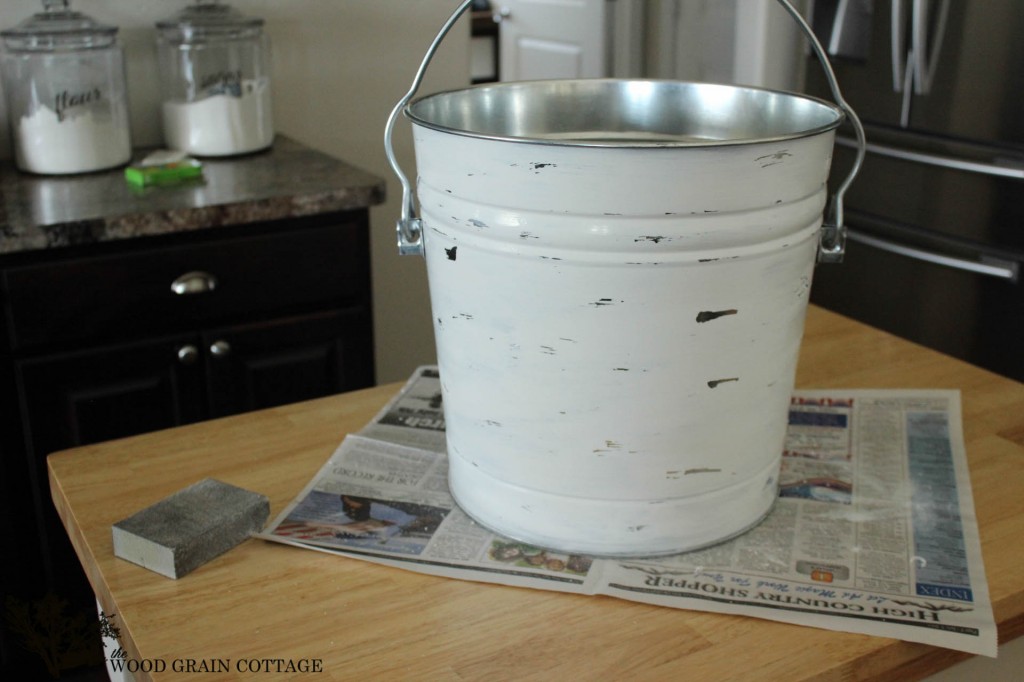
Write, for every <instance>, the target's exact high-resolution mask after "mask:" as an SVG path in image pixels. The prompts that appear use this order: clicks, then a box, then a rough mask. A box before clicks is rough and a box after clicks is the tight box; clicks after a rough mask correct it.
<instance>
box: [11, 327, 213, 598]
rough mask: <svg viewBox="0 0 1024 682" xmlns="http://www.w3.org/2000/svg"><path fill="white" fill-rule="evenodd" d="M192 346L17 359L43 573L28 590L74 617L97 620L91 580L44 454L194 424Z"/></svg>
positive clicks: (198, 405) (197, 390) (196, 385)
mask: <svg viewBox="0 0 1024 682" xmlns="http://www.w3.org/2000/svg"><path fill="white" fill-rule="evenodd" d="M197 343H198V339H197V337H195V336H179V337H168V338H163V339H159V340H149V341H146V342H144V343H136V344H127V345H119V346H106V347H102V348H97V349H91V350H88V351H81V352H74V353H64V354H59V355H56V354H55V355H47V356H42V357H38V358H33V359H30V360H20V361H16V363H15V366H16V373H17V380H18V384H19V387H20V390H21V392H22V409H23V415H24V420H25V423H26V445H27V448H26V455H27V460H28V461H27V462H26V463H25V465H26V468H27V470H28V474H29V479H30V481H31V484H30V485H31V490H32V493H31V494H32V498H33V500H32V502H33V505H34V508H35V513H34V514H33V515H32V516H33V517H34V519H35V520H36V529H37V533H38V536H37V537H38V544H39V549H40V552H41V556H42V560H43V563H42V573H43V575H32V576H30V577H29V578H27V580H29V581H31V582H33V583H34V584H33V589H31V590H30V592H35V593H37V594H41V593H42V591H43V590H45V589H49V590H52V591H54V592H55V593H56V594H58V595H59V596H60V597H61V598H62V599H66V600H68V601H69V604H70V608H71V609H72V610H73V612H78V613H84V614H87V615H89V616H90V617H91V618H95V614H96V611H95V602H94V601H93V599H92V597H91V591H90V589H89V586H88V583H87V582H86V581H85V578H84V576H83V574H82V572H81V570H80V568H79V564H78V560H77V558H76V556H75V553H74V550H73V549H72V548H71V544H70V542H69V541H68V538H67V536H66V534H65V533H64V529H63V527H62V526H61V523H60V521H59V519H58V518H57V514H56V512H55V511H54V508H53V503H52V502H51V501H50V498H49V489H50V488H49V485H48V484H47V479H46V464H45V457H46V455H48V454H50V453H51V452H54V451H56V450H61V449H65V448H69V447H73V446H77V445H86V444H89V443H95V442H99V441H103V440H110V439H113V438H121V437H124V436H131V435H135V434H139V433H144V432H147V431H153V430H155V429H163V428H167V427H171V426H177V425H179V424H185V423H188V422H194V421H198V420H199V419H200V418H201V415H202V406H203V395H202V390H203V386H202V377H201V372H202V362H200V357H199V352H200V351H199V349H198V348H197V346H196V344H197ZM25 485H28V482H26V483H25ZM38 583H41V585H39V584H38ZM44 586H45V587H44ZM90 614H91V615H90ZM69 617H70V616H69Z"/></svg>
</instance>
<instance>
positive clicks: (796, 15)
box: [778, 0, 867, 263]
mask: <svg viewBox="0 0 1024 682" xmlns="http://www.w3.org/2000/svg"><path fill="white" fill-rule="evenodd" d="M778 2H779V4H780V5H782V7H783V9H785V10H786V12H788V13H789V16H791V17H792V18H793V21H795V22H796V23H797V24H798V25H799V26H800V30H801V31H803V33H804V36H806V38H807V40H808V41H809V42H810V44H811V49H812V50H814V54H815V56H816V57H817V58H818V61H819V62H821V67H822V69H824V71H825V78H826V79H828V86H829V88H831V90H832V99H834V100H835V102H836V104H837V105H838V106H839V108H840V109H842V110H843V113H844V114H846V118H847V119H848V120H849V121H850V125H851V126H853V131H854V134H855V135H856V136H857V157H856V159H854V162H853V167H852V168H851V169H850V172H849V173H848V174H847V176H846V179H845V180H843V182H842V184H840V185H839V187H838V188H836V191H835V193H834V194H833V195H832V205H831V207H830V209H829V216H828V219H827V220H825V221H824V222H823V223H822V226H821V239H820V241H819V242H818V262H820V263H841V262H842V260H843V254H844V253H845V251H846V224H845V223H844V222H843V195H845V194H846V190H848V189H849V188H850V185H852V184H853V180H854V178H856V177H857V173H859V172H860V167H861V165H863V163H864V154H865V153H866V152H867V138H866V137H865V135H864V126H863V125H862V124H861V122H860V118H859V117H858V116H857V112H855V111H854V110H853V107H851V106H850V105H849V104H848V103H847V102H846V100H845V99H843V95H842V93H841V92H840V91H839V81H838V80H836V74H835V71H833V70H832V63H831V62H829V60H828V55H826V54H825V49H824V48H823V47H822V46H821V42H820V41H819V40H818V37H817V36H816V35H815V34H814V30H813V29H811V27H810V25H808V23H807V21H806V20H805V19H804V18H803V16H801V15H800V12H798V11H796V9H795V8H794V7H793V5H791V4H790V3H789V0H778Z"/></svg>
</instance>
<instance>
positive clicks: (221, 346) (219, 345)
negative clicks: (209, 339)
mask: <svg viewBox="0 0 1024 682" xmlns="http://www.w3.org/2000/svg"><path fill="white" fill-rule="evenodd" d="M210 354H211V355H213V357H215V358H223V357H227V356H228V355H231V344H230V343H228V342H227V341H225V340H223V339H221V340H219V341H214V342H213V343H212V344H210Z"/></svg>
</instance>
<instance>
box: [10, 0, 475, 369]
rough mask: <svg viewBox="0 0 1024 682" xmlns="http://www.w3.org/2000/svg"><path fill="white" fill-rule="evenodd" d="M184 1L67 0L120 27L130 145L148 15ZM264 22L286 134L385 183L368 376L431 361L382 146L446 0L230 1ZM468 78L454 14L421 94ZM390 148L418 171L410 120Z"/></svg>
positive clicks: (152, 132) (148, 66) (19, 1)
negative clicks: (373, 353) (400, 248)
mask: <svg viewBox="0 0 1024 682" xmlns="http://www.w3.org/2000/svg"><path fill="white" fill-rule="evenodd" d="M186 4H188V3H187V2H186V1H185V0H174V1H169V0H131V2H128V1H127V0H72V1H71V6H72V8H73V9H76V10H78V11H80V12H83V13H85V14H88V15H90V16H92V17H93V18H95V19H97V20H98V21H100V22H102V23H107V24H113V25H116V26H119V27H120V29H121V31H120V37H121V42H122V44H123V46H124V50H125V56H126V63H127V65H126V70H127V79H128V92H129V98H130V102H131V124H132V136H133V141H134V143H135V145H136V146H154V145H160V144H161V143H162V134H161V131H160V119H159V105H160V94H159V83H158V80H157V78H156V51H155V38H154V36H155V28H154V24H155V22H156V21H157V20H159V19H163V18H164V17H166V16H168V15H170V14H173V13H174V12H176V11H178V10H179V9H181V8H183V7H185V6H186ZM230 4H232V5H233V6H234V7H236V8H237V9H238V10H240V11H241V12H243V13H245V14H249V15H253V16H259V17H262V18H264V19H265V20H266V27H265V29H266V31H267V33H268V34H269V36H270V39H271V42H272V46H273V47H272V63H273V88H274V120H275V127H276V128H277V131H278V132H279V133H283V134H285V135H288V136H289V137H292V138H294V139H296V140H298V141H300V142H303V143H305V144H307V145H309V146H311V147H314V148H317V149H320V150H322V151H324V152H327V153H328V154H331V155H334V156H336V157H338V158H341V159H344V160H345V161H347V162H349V163H352V164H353V165H356V166H359V167H361V168H364V169H365V170H368V171H370V172H372V173H375V174H376V175H378V176H380V177H382V178H384V179H385V180H386V181H387V193H388V199H387V203H385V204H383V205H382V206H379V207H376V208H374V209H372V211H371V226H372V230H373V244H372V249H373V274H374V277H373V286H374V294H375V296H374V299H375V333H376V337H377V379H378V381H379V382H381V383H384V382H388V381H394V380H398V379H404V378H405V377H406V375H407V374H408V373H409V372H411V370H412V369H413V368H414V367H415V366H416V365H418V364H424V363H432V362H434V345H433V331H432V326H431V323H430V320H431V316H430V306H429V299H428V297H427V280H426V272H425V268H424V266H423V261H422V259H420V258H416V257H401V258H400V257H399V256H398V255H397V253H396V251H395V246H394V241H395V239H394V224H395V219H396V218H397V217H398V214H399V206H400V203H401V202H400V199H401V186H400V185H399V183H398V181H397V179H396V178H395V177H394V175H393V174H392V172H391V169H390V167H389V166H388V164H387V160H386V158H385V155H384V147H383V131H384V124H385V121H386V120H387V116H388V113H389V112H390V110H391V108H392V107H393V106H394V104H395V102H397V101H398V100H399V99H400V98H401V97H402V96H403V95H404V94H405V92H406V91H407V90H408V89H409V85H410V83H411V81H412V78H413V75H414V73H415V71H416V68H417V67H418V66H419V62H420V60H421V59H422V57H423V54H424V52H425V51H426V49H427V46H428V45H429V44H430V41H431V40H432V39H433V36H434V34H435V33H436V31H437V28H438V27H440V25H441V24H442V23H443V22H444V20H445V19H446V18H447V17H448V15H449V14H450V12H451V11H452V10H453V9H454V8H455V6H456V4H457V3H456V2H455V0H288V1H287V2H282V1H281V0H231V1H230ZM40 8H41V3H40V2H39V0H3V3H2V4H0V28H9V27H12V26H14V25H15V24H17V23H19V22H21V21H22V20H23V19H25V18H27V17H29V16H31V15H32V14H33V13H35V12H37V11H39V10H40ZM468 83H469V25H468V21H465V20H464V21H462V22H460V25H459V26H458V27H457V28H456V30H453V31H452V32H451V34H450V35H449V36H448V38H447V39H446V40H445V43H444V45H443V46H442V48H441V50H440V51H439V52H438V54H437V56H436V57H435V59H434V62H433V64H432V65H431V68H430V70H429V71H428V74H427V78H426V79H425V81H424V83H423V87H422V88H421V90H420V92H430V91H434V90H443V89H449V88H458V87H464V86H465V85H466V84H468ZM0 130H2V131H3V132H2V133H0V156H2V157H4V158H10V148H9V147H10V145H9V138H8V133H7V118H6V112H4V111H3V110H2V109H0ZM395 151H396V154H397V156H398V158H399V161H400V163H401V164H402V167H403V169H404V170H405V172H406V174H407V175H409V176H410V177H411V178H415V164H414V161H413V155H412V142H411V135H410V134H409V131H408V125H407V124H405V123H404V121H403V122H400V123H399V124H398V125H397V126H396V135H395Z"/></svg>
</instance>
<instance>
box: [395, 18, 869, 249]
mask: <svg viewBox="0 0 1024 682" xmlns="http://www.w3.org/2000/svg"><path fill="white" fill-rule="evenodd" d="M777 1H778V3H779V4H780V5H782V7H783V9H785V10H786V12H787V13H788V14H789V15H790V16H791V17H792V18H793V20H794V21H796V23H797V25H798V26H799V27H800V30H801V31H803V33H804V35H805V36H806V38H807V40H808V41H809V42H810V44H811V49H813V50H814V54H815V56H817V58H818V61H819V62H821V66H822V68H823V69H824V70H825V77H826V78H827V79H828V84H829V87H830V88H831V90H832V98H833V99H834V100H835V101H836V104H837V105H838V106H839V108H840V109H842V110H843V113H845V114H846V116H847V118H848V119H849V121H850V124H851V125H852V126H853V129H854V133H855V134H856V136H857V157H856V159H855V161H854V163H853V168H852V169H851V170H850V172H849V174H848V175H847V176H846V179H845V180H843V182H842V184H840V185H839V187H838V188H837V189H836V191H835V193H834V194H833V195H832V205H831V208H830V210H829V219H828V220H826V221H824V223H823V224H822V228H821V240H820V242H819V244H818V260H819V261H820V262H822V263H838V262H840V261H842V260H843V253H844V251H845V249H846V225H845V224H844V222H843V195H845V194H846V190H847V189H849V188H850V185H851V184H853V180H854V178H856V177H857V173H859V172H860V167H861V165H862V164H863V162H864V154H865V152H866V149H867V140H866V138H865V136H864V126H863V125H861V122H860V118H858V116H857V113H856V112H855V111H854V110H853V108H852V107H850V105H849V104H847V102H846V100H845V99H843V95H842V93H841V92H840V91H839V82H838V81H837V80H836V74H835V72H834V71H833V70H832V64H831V62H829V60H828V55H826V54H825V49H824V48H823V47H822V46H821V43H820V42H819V41H818V38H817V36H816V35H814V31H813V30H812V29H811V27H810V25H808V23H807V21H806V20H805V19H804V18H803V16H801V14H800V12H798V11H797V10H796V8H794V7H793V5H791V4H790V3H789V0H777ZM472 4H473V0H463V2H462V3H461V4H460V5H459V6H458V7H457V8H456V9H455V11H454V12H453V13H452V15H451V16H450V17H448V20H447V21H446V22H445V23H444V25H443V26H442V27H441V30H440V31H438V33H437V35H436V36H435V37H434V40H433V42H431V43H430V47H428V48H427V52H426V54H425V55H423V61H422V62H420V67H419V69H418V70H417V71H416V76H415V77H414V78H413V81H412V87H410V88H409V92H407V93H405V96H404V97H402V99H400V100H398V103H397V104H396V105H395V107H394V109H392V110H391V115H389V116H388V121H387V125H386V126H385V127H384V150H385V152H386V154H387V157H388V163H390V164H391V169H392V170H393V171H394V172H395V175H397V176H398V179H399V181H401V183H402V213H401V217H400V218H399V220H398V224H397V226H396V229H397V232H398V253H400V254H402V255H423V221H422V220H421V219H420V218H419V217H418V216H417V215H416V209H415V206H414V205H413V190H412V185H411V184H410V183H409V178H407V177H406V175H405V173H403V172H402V169H401V167H400V166H399V165H398V159H397V158H395V150H394V148H393V146H392V144H391V133H392V131H393V130H394V127H395V121H396V120H397V119H398V115H399V114H400V113H401V111H402V110H403V109H404V108H405V106H406V105H407V104H408V103H409V101H410V100H411V99H412V98H413V97H414V96H415V95H416V91H417V90H419V87H420V83H422V82H423V76H424V74H425V73H426V72H427V67H428V66H429V65H430V61H431V60H432V59H433V58H434V53H436V52H437V48H438V47H440V45H441V41H442V40H444V38H445V36H446V35H448V31H450V30H451V28H452V26H454V25H455V22H456V21H458V20H459V17H461V16H462V15H463V13H465V11H466V10H467V9H469V6H470V5H472Z"/></svg>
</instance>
